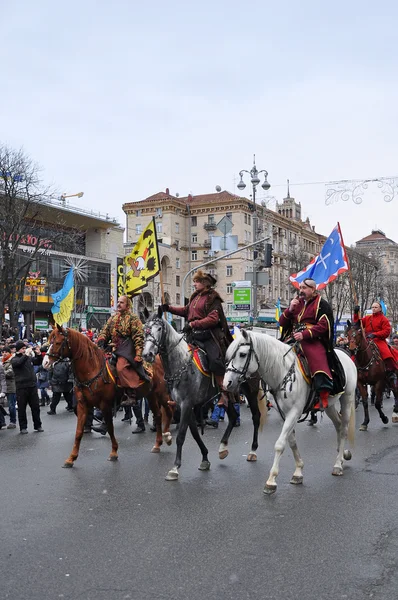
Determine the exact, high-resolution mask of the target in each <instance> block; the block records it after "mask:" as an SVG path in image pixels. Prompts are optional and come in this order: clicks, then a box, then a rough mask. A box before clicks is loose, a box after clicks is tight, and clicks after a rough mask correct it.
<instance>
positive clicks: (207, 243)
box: [203, 240, 211, 248]
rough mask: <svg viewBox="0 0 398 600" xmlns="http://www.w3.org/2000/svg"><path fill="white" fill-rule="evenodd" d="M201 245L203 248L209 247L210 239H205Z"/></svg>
mask: <svg viewBox="0 0 398 600" xmlns="http://www.w3.org/2000/svg"><path fill="white" fill-rule="evenodd" d="M203 246H204V247H205V248H211V240H205V241H204V242H203Z"/></svg>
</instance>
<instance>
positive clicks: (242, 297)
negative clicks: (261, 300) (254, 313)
mask: <svg viewBox="0 0 398 600" xmlns="http://www.w3.org/2000/svg"><path fill="white" fill-rule="evenodd" d="M251 291H252V290H251V288H250V287H234V288H233V306H232V308H233V310H246V311H250V306H251Z"/></svg>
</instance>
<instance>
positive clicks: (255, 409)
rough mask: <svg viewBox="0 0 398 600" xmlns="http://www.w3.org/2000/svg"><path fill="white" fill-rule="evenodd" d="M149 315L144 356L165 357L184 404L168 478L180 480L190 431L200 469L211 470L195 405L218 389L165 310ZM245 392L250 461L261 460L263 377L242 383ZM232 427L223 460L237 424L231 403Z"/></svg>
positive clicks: (215, 394) (173, 387) (226, 434)
mask: <svg viewBox="0 0 398 600" xmlns="http://www.w3.org/2000/svg"><path fill="white" fill-rule="evenodd" d="M145 316H146V318H147V321H146V322H145V325H144V328H145V340H144V350H143V354H142V356H143V358H144V360H147V361H148V362H153V361H154V360H155V356H157V355H158V354H159V355H160V357H161V359H162V363H163V366H164V370H165V378H166V381H167V383H168V386H169V390H170V395H171V397H172V399H173V400H174V401H175V402H176V403H177V404H178V405H179V406H180V409H181V418H180V426H179V431H178V435H177V438H176V443H177V452H176V458H175V461H174V466H173V468H172V469H170V471H169V472H168V473H167V475H166V480H167V481H176V480H177V479H178V476H179V471H178V469H179V468H180V467H181V463H182V461H181V454H182V447H183V445H184V441H185V437H186V432H187V429H188V427H189V430H190V432H191V434H192V436H193V438H194V440H195V442H196V443H197V444H198V446H199V449H200V451H201V453H202V461H201V463H200V465H199V470H200V471H208V470H209V469H210V462H209V459H208V450H207V447H206V446H205V444H204V442H203V440H202V439H201V437H200V435H199V431H198V428H197V424H196V418H195V415H194V408H195V407H200V406H203V405H205V404H206V403H210V402H211V400H213V399H215V398H217V397H218V389H217V388H216V387H215V386H214V384H213V383H212V378H211V377H210V376H209V375H208V374H207V375H206V374H205V373H204V372H201V371H200V370H199V369H198V368H197V367H196V366H195V365H194V363H193V359H192V353H190V351H189V347H188V344H187V342H186V341H185V339H184V336H183V335H180V334H179V333H177V332H176V331H175V330H174V329H173V327H172V326H171V325H170V324H169V323H168V322H167V321H166V320H165V319H163V318H162V316H163V315H162V311H161V309H160V308H159V309H158V312H157V313H156V312H155V313H153V314H152V315H149V313H148V311H146V313H145ZM241 389H242V392H243V393H244V394H245V396H246V398H247V401H248V403H249V407H250V410H251V413H252V420H253V426H254V434H253V441H252V447H251V451H250V452H249V454H248V456H247V460H248V461H249V462H255V461H256V460H257V453H256V451H257V448H258V430H259V427H260V426H261V425H262V423H263V420H264V419H265V416H266V414H267V408H266V406H265V400H264V398H265V394H264V393H263V392H262V390H261V392H260V389H259V378H258V377H257V376H255V377H253V378H252V380H251V381H250V382H245V383H242V385H241ZM227 414H228V426H227V428H226V430H225V432H224V435H223V436H222V439H221V443H220V446H219V451H218V456H219V458H220V459H221V460H223V459H225V458H226V457H227V456H228V453H229V451H228V440H229V436H230V434H231V431H232V429H233V427H234V425H235V423H236V419H237V413H236V410H235V407H234V406H233V404H232V403H231V402H228V407H227Z"/></svg>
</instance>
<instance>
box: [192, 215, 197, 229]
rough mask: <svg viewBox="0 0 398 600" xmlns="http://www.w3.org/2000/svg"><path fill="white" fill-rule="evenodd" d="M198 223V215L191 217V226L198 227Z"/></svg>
mask: <svg viewBox="0 0 398 600" xmlns="http://www.w3.org/2000/svg"><path fill="white" fill-rule="evenodd" d="M197 224H198V217H191V226H192V227H196V226H197Z"/></svg>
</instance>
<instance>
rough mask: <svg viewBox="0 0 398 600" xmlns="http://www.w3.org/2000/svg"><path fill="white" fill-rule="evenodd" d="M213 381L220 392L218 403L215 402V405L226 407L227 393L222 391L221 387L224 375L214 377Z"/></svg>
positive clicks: (222, 387)
mask: <svg viewBox="0 0 398 600" xmlns="http://www.w3.org/2000/svg"><path fill="white" fill-rule="evenodd" d="M214 379H215V380H216V383H217V385H218V388H219V390H220V392H221V396H220V399H219V401H218V402H217V405H218V406H225V407H227V406H228V400H229V398H228V392H226V391H225V390H224V386H223V380H224V375H215V376H214Z"/></svg>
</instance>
